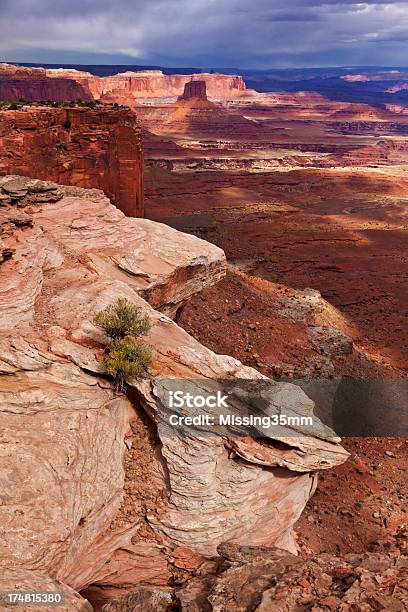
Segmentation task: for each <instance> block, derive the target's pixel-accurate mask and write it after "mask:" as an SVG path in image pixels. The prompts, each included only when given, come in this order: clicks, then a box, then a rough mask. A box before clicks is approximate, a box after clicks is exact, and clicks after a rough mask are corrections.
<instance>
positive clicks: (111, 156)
mask: <svg viewBox="0 0 408 612" xmlns="http://www.w3.org/2000/svg"><path fill="white" fill-rule="evenodd" d="M34 152H35V153H34ZM10 172H14V173H16V172H17V173H20V174H23V175H27V176H32V177H37V178H43V179H48V180H52V181H57V182H60V183H64V184H65V185H77V186H79V187H97V188H99V189H102V190H103V191H104V192H105V193H106V195H107V196H108V197H110V198H111V200H112V202H113V203H114V204H116V206H118V208H120V209H121V210H122V211H123V212H124V213H125V214H126V215H128V216H132V217H142V216H143V148H142V142H141V133H140V128H139V125H138V122H137V117H136V115H135V114H134V113H133V112H132V111H130V110H129V109H123V108H122V109H118V108H113V107H110V106H104V107H97V108H86V107H81V106H79V107H73V108H49V107H45V108H42V107H31V106H25V107H23V108H22V109H21V110H16V111H14V110H3V111H0V174H7V173H10Z"/></svg>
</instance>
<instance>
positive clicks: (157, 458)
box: [0, 177, 347, 601]
mask: <svg viewBox="0 0 408 612" xmlns="http://www.w3.org/2000/svg"><path fill="white" fill-rule="evenodd" d="M0 187H1V190H0V196H1V198H2V200H1V201H2V203H3V204H2V206H1V207H0V210H1V213H2V216H1V231H2V249H3V252H4V250H5V249H8V252H9V257H8V258H6V259H5V260H4V261H3V263H1V265H0V277H1V283H0V293H1V296H0V298H1V299H0V304H1V317H0V321H1V324H0V371H1V373H2V376H1V377H0V421H1V428H0V431H1V435H0V462H1V464H2V467H1V470H2V474H3V485H2V493H1V497H2V504H1V505H0V530H1V532H2V533H1V554H0V566H1V567H2V568H5V569H7V570H12V571H13V570H14V569H21V570H29V571H37V572H41V573H43V574H45V575H48V576H51V577H52V578H53V579H58V580H61V581H63V582H64V583H65V584H67V585H69V586H70V587H72V588H73V589H75V590H76V591H79V590H82V589H84V588H87V587H89V588H90V589H91V591H92V589H93V591H92V592H93V597H95V599H98V598H99V600H100V601H101V600H103V599H104V598H105V599H106V598H107V597H112V596H114V595H117V594H118V593H121V592H123V590H124V589H125V590H128V589H131V588H132V587H134V585H137V584H138V583H144V584H149V585H153V586H157V587H160V588H161V589H163V588H164V589H165V587H166V586H167V583H168V581H169V579H170V572H169V568H168V564H167V559H168V557H169V554H170V552H171V551H172V550H173V549H175V548H179V549H180V547H182V546H189V547H190V548H191V549H192V550H193V551H195V552H196V554H197V553H201V554H203V555H213V554H215V551H216V547H217V545H218V544H219V543H220V542H222V541H224V540H231V541H234V542H237V543H249V544H256V545H272V544H275V545H279V546H280V547H283V548H286V549H289V550H291V551H292V552H295V550H296V545H295V540H294V536H293V525H294V523H295V521H296V520H297V518H298V517H299V515H300V513H301V511H302V509H303V507H304V505H305V503H306V502H307V500H308V498H309V497H310V495H311V494H312V492H313V490H314V487H315V484H316V474H315V472H316V470H317V469H327V468H329V467H331V466H333V465H336V464H338V463H341V462H343V461H344V460H345V459H346V457H347V453H346V452H345V451H344V450H343V449H342V448H341V447H340V446H339V444H338V440H337V439H336V438H335V437H334V435H333V433H332V432H330V431H328V430H326V429H325V428H324V427H323V428H322V429H320V426H319V427H318V428H317V429H316V431H315V433H316V436H314V435H312V436H306V435H305V432H303V433H301V434H299V435H295V436H294V435H293V433H294V432H293V431H292V432H290V428H289V430H285V431H284V432H281V434H282V433H283V435H284V437H285V436H287V439H286V437H285V440H286V442H285V444H283V445H282V444H281V445H279V444H278V445H276V440H275V437H276V433H275V434H274V433H273V431H271V432H269V433H268V435H267V440H266V443H261V441H260V440H258V441H257V440H251V439H248V438H239V437H234V436H229V435H227V434H226V433H224V434H222V435H218V436H204V437H203V438H201V437H197V436H196V435H193V434H191V435H187V436H186V435H184V434H181V433H180V434H179V433H177V431H174V432H172V434H171V435H168V431H166V430H163V429H162V428H161V425H160V419H159V416H158V406H159V390H160V387H163V385H165V384H167V383H166V381H168V380H173V381H174V380H178V379H182V380H185V379H189V380H191V381H193V383H194V384H195V385H196V388H197V389H200V388H202V389H206V388H208V387H209V386H210V388H211V385H212V384H214V381H215V380H216V379H229V380H235V379H249V380H255V381H259V383H262V382H263V381H265V378H264V377H262V376H261V374H259V373H258V372H257V371H256V370H254V369H252V368H248V367H244V366H243V365H242V364H241V363H240V362H238V361H237V360H235V359H232V358H230V357H227V356H222V355H217V354H215V353H213V352H211V351H210V350H208V349H206V348H205V347H203V346H202V345H200V344H199V343H198V342H197V341H196V340H194V339H193V338H192V337H191V336H189V335H188V334H187V333H186V332H185V331H183V330H182V329H180V328H179V327H178V326H177V325H176V323H174V322H173V321H172V320H171V319H170V318H169V317H168V316H167V315H166V314H165V313H168V314H171V313H174V312H175V311H176V310H177V308H178V307H179V306H180V305H182V304H183V303H184V302H185V301H186V300H187V299H188V298H189V296H191V295H192V294H193V293H195V292H197V291H199V290H200V289H202V288H203V287H205V286H208V285H210V284H212V283H214V282H216V281H217V279H219V278H220V277H221V276H222V275H223V273H224V270H225V257H224V254H223V252H222V251H221V250H220V249H218V248H217V247H215V246H212V245H210V244H207V243H205V242H203V241H202V240H199V239H198V238H195V237H194V236H188V235H184V234H181V233H179V232H177V231H176V230H173V229H171V228H169V227H166V226H164V225H161V224H157V223H154V222H152V221H148V220H145V219H129V218H126V217H125V216H124V215H123V214H122V213H121V212H120V211H119V210H117V209H115V208H114V207H113V206H111V205H110V203H109V201H108V200H107V199H106V198H105V197H104V196H103V195H102V194H101V192H98V191H83V190H81V189H78V188H68V187H61V186H59V187H58V186H56V185H52V184H50V183H44V182H41V181H36V180H31V179H21V178H17V177H5V178H2V179H0ZM118 297H126V298H127V299H128V300H131V301H132V302H133V303H134V304H136V305H138V306H140V307H141V308H143V310H144V311H145V312H147V313H148V314H149V316H150V318H151V320H152V322H153V328H152V330H151V332H150V333H149V336H148V337H147V342H148V343H149V344H150V345H151V346H152V348H153V352H154V361H153V364H152V366H151V368H150V370H149V374H148V376H147V377H146V378H144V379H141V380H138V381H134V382H133V383H132V384H131V386H130V388H129V393H128V395H127V396H125V395H123V394H120V393H118V392H117V391H116V390H115V389H114V388H113V386H112V384H111V382H110V381H109V380H108V379H107V378H106V377H105V376H104V375H103V372H102V371H101V366H100V360H101V358H102V356H103V348H104V346H105V344H106V338H105V337H104V335H103V334H102V333H101V331H100V330H99V329H98V328H96V327H95V326H94V325H93V324H92V323H91V320H92V317H93V314H94V313H95V312H97V311H99V310H101V309H102V308H104V307H105V306H107V305H108V304H110V303H112V302H113V301H115V300H116V299H117V298H118ZM146 300H147V301H146ZM194 381H196V382H194ZM265 397H266V400H267V403H268V405H272V404H273V403H274V404H275V405H280V406H281V407H282V408H285V410H288V411H295V412H296V411H298V412H299V411H300V412H301V413H302V414H311V412H312V410H313V402H311V401H310V400H309V399H308V398H307V396H306V395H305V394H304V393H303V392H302V391H301V390H300V389H299V388H297V387H295V386H294V385H290V384H284V383H282V384H278V383H274V384H272V386H271V387H270V388H269V390H268V395H267V396H265ZM316 424H318V420H316ZM274 436H275V437H274ZM285 449H286V450H285ZM16 508H17V512H16ZM178 556H179V557H180V555H178Z"/></svg>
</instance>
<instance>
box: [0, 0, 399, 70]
mask: <svg viewBox="0 0 408 612" xmlns="http://www.w3.org/2000/svg"><path fill="white" fill-rule="evenodd" d="M407 52H408V2H398V1H397V2H387V3H384V2H363V3H356V2H353V1H347V0H345V1H344V0H343V1H333V0H326V1H325V2H323V1H322V2H319V0H286V1H285V0H115V1H108V0H69V1H68V2H67V1H65V0H63V1H60V0H0V61H20V62H40V63H41V62H44V63H45V62H48V63H52V62H55V63H62V62H66V63H70V62H71V63H94V64H98V63H99V64H102V63H112V64H120V63H121V64H160V65H165V66H184V67H186V66H194V67H207V68H219V67H228V68H232V67H242V68H261V69H262V68H271V67H274V68H288V67H303V66H308V67H310V66H350V65H367V66H368V65H383V66H406V65H407V64H408V53H407Z"/></svg>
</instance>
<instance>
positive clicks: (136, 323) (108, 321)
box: [93, 298, 151, 340]
mask: <svg viewBox="0 0 408 612" xmlns="http://www.w3.org/2000/svg"><path fill="white" fill-rule="evenodd" d="M93 322H94V323H95V325H98V326H99V327H102V329H103V330H104V331H105V332H106V333H107V335H108V336H109V337H110V338H112V339H113V340H118V339H121V338H124V337H125V336H141V335H143V334H146V333H147V332H148V331H149V330H150V328H151V323H150V319H149V317H148V316H147V315H146V314H143V311H142V309H141V308H138V307H137V306H134V304H131V302H129V301H128V300H127V299H126V298H119V299H118V300H116V302H115V303H114V304H111V305H110V306H108V307H107V308H105V310H102V311H101V312H98V313H97V314H96V315H95V317H94V319H93Z"/></svg>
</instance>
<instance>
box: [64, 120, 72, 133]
mask: <svg viewBox="0 0 408 612" xmlns="http://www.w3.org/2000/svg"><path fill="white" fill-rule="evenodd" d="M64 129H65V130H70V129H71V121H70V120H69V119H66V121H65V122H64Z"/></svg>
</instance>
